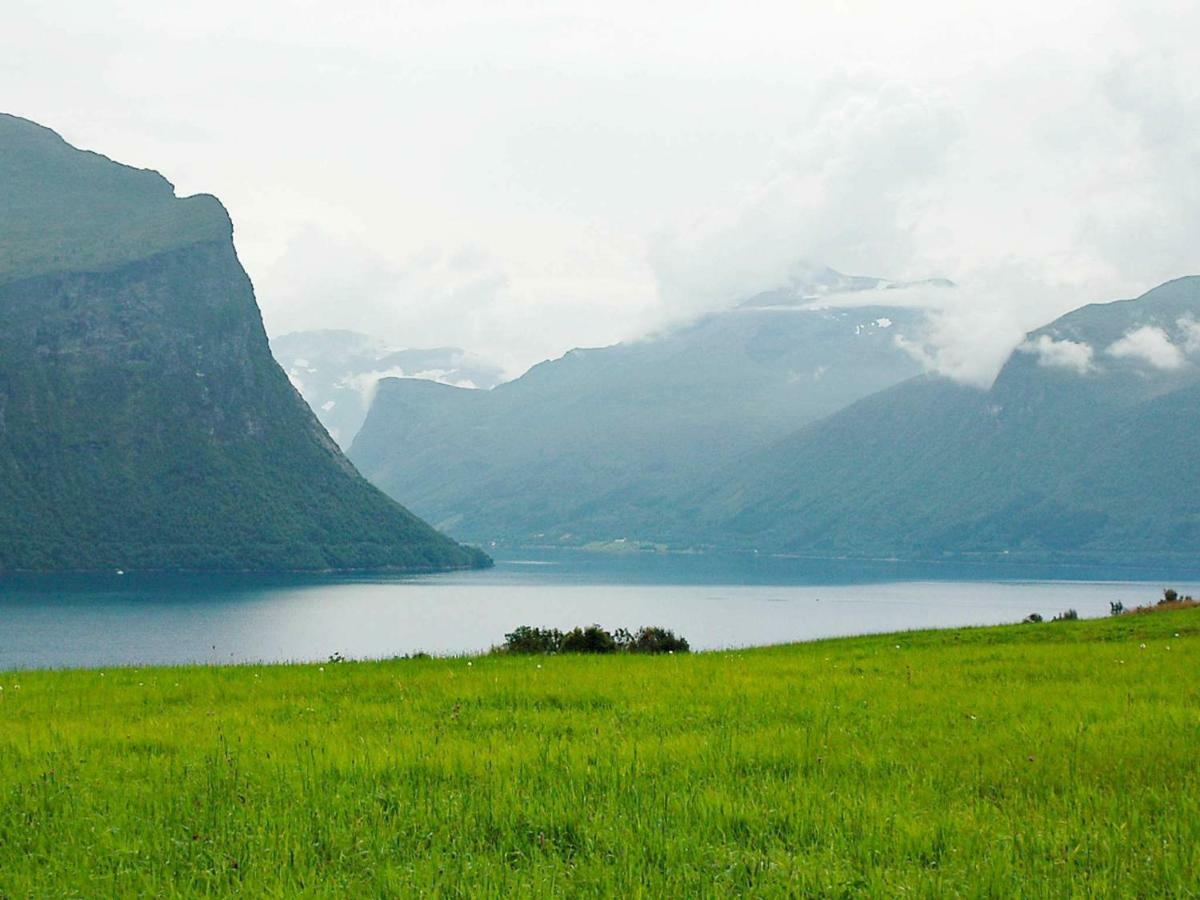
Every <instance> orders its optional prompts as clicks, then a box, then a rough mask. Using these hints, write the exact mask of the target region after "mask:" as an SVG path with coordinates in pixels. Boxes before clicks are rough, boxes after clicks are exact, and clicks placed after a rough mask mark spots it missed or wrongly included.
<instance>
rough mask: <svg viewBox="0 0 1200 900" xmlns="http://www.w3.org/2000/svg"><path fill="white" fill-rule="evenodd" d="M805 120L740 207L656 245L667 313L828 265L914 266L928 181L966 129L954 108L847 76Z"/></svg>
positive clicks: (855, 270)
mask: <svg viewBox="0 0 1200 900" xmlns="http://www.w3.org/2000/svg"><path fill="white" fill-rule="evenodd" d="M807 120H808V121H807V122H806V124H805V126H804V128H803V129H802V130H801V131H799V132H798V134H797V135H796V136H795V137H794V138H793V139H792V140H791V141H789V142H787V143H785V144H783V145H782V146H781V147H780V148H779V150H778V152H777V154H776V159H775V162H774V164H773V166H772V169H771V171H770V172H769V173H767V175H766V177H765V178H764V179H763V180H762V181H761V182H759V183H758V184H756V185H754V186H753V187H751V188H750V189H749V190H748V191H747V193H746V194H745V195H744V197H743V199H742V202H741V203H740V204H739V205H737V206H736V207H734V208H732V209H728V210H722V211H720V212H714V213H712V214H710V215H708V216H706V217H703V218H701V219H699V220H697V221H694V222H692V223H691V224H690V225H687V226H684V227H680V228H676V229H674V230H671V231H667V232H663V233H660V234H659V235H658V236H657V237H656V238H654V239H653V240H652V241H651V242H650V245H649V253H648V256H649V262H650V267H651V269H652V270H653V273H654V277H655V281H656V283H657V285H658V293H659V297H660V302H661V303H662V304H663V306H664V307H665V309H664V312H665V313H666V315H667V316H671V315H675V316H686V315H688V314H690V313H696V312H703V311H707V310H710V309H713V308H717V307H721V306H726V305H730V304H732V303H733V302H735V301H737V300H740V299H744V298H746V297H749V296H752V295H753V294H756V293H759V292H761V291H767V290H772V289H775V288H780V287H783V286H786V285H789V284H793V283H799V282H802V281H803V280H804V278H805V276H806V274H807V273H808V272H809V271H811V270H814V269H819V268H820V267H821V266H825V265H828V266H832V267H833V268H835V269H837V270H839V271H842V272H846V273H851V274H871V273H881V274H886V275H888V276H890V277H902V276H905V275H908V274H910V272H909V268H910V265H911V262H912V232H913V229H914V227H915V223H916V221H917V219H918V218H919V214H920V210H921V208H922V206H923V205H924V204H925V203H926V202H927V201H928V196H927V188H928V186H929V184H930V183H931V182H932V181H934V180H935V179H936V178H937V176H939V175H940V174H941V173H942V171H943V169H944V166H945V161H946V156H947V153H948V152H949V149H950V147H951V146H952V145H953V144H954V142H955V140H956V139H957V137H958V136H959V133H960V122H959V118H958V114H957V112H956V111H955V109H954V108H953V106H952V105H951V104H950V103H949V101H948V100H947V99H946V98H945V97H943V96H942V95H940V94H937V93H933V92H927V91H922V90H920V89H918V88H916V87H914V86H911V85H907V84H899V83H895V82H887V81H883V82H875V83H872V81H871V80H870V79H863V78H849V77H840V78H838V79H835V80H834V81H832V82H830V83H829V84H828V85H827V86H826V88H825V90H824V91H823V95H822V96H821V97H820V98H819V99H818V100H817V101H816V102H815V103H814V106H813V109H812V110H811V111H810V113H809V115H808V116H807ZM920 274H928V273H920Z"/></svg>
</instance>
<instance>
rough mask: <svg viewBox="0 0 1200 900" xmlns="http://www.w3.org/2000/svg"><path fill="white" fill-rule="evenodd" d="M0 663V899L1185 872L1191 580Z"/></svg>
mask: <svg viewBox="0 0 1200 900" xmlns="http://www.w3.org/2000/svg"><path fill="white" fill-rule="evenodd" d="M683 631H684V633H685V634H686V632H687V629H686V628H684V629H683ZM0 639H2V631H0ZM0 686H2V687H3V691H2V692H0V897H5V898H18V897H21V898H23V897H28V896H32V897H42V896H45V897H51V896H54V897H57V896H71V897H116V896H121V897H126V896H135V895H154V896H184V895H186V896H195V895H206V894H217V895H226V894H236V893H243V894H246V895H248V896H255V897H261V896H278V897H295V896H338V897H370V896H385V895H412V894H429V895H452V896H455V895H469V896H490V895H499V894H517V895H522V896H529V895H558V894H563V895H572V896H579V895H583V896H591V895H617V896H623V897H625V896H639V895H645V896H673V897H692V896H727V895H730V894H755V895H766V896H780V895H810V896H831V897H841V896H877V897H896V896H971V897H975V896H1002V897H1015V896H1022V897H1063V896H1139V897H1144V896H1154V895H1158V896H1172V897H1185V896H1198V895H1200V887H1198V885H1200V609H1184V610H1178V611H1167V612H1156V613H1152V614H1146V615H1125V616H1120V617H1115V618H1110V619H1104V620H1094V621H1074V622H1053V623H1052V622H1046V623H1041V624H1037V625H1014V626H1009V627H1000V628H980V629H963V630H949V631H925V632H912V633H903V634H892V635H886V636H874V637H861V638H853V639H845V640H831V641H822V642H816V643H807V644H796V645H790V646H780V647H772V648H765V649H759V650H748V651H737V652H712V653H697V654H691V655H674V656H658V657H645V656H631V655H621V656H609V657H583V656H553V657H517V656H486V657H474V658H470V659H467V658H451V659H411V660H393V661H386V662H346V663H326V664H324V665H275V666H254V665H248V666H233V667H181V668H143V669H120V670H114V669H109V670H104V671H98V670H83V671H61V672H50V671H39V672H33V671H30V672H8V673H3V674H0Z"/></svg>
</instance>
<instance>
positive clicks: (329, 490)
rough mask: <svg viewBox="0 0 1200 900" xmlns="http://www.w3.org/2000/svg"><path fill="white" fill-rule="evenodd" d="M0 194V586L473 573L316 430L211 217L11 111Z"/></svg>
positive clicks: (2, 131) (204, 204) (471, 554)
mask: <svg viewBox="0 0 1200 900" xmlns="http://www.w3.org/2000/svg"><path fill="white" fill-rule="evenodd" d="M39 147H40V148H41V151H39ZM39 152H41V157H44V158H40V157H39ZM0 184H2V185H4V186H5V190H6V193H7V197H6V199H7V198H15V200H16V202H14V203H13V204H11V205H10V206H9V215H8V216H6V217H5V218H4V219H3V222H2V223H0V251H3V253H2V254H0V258H3V259H5V260H6V261H7V264H6V266H5V267H4V269H3V276H4V277H3V278H2V279H0V571H18V570H20V571H30V570H34V571H91V570H102V569H109V570H111V569H116V568H119V569H123V570H156V571H165V570H170V571H196V570H205V571H289V570H305V571H328V570H349V569H399V570H406V571H429V570H433V569H443V568H463V567H468V566H474V565H482V564H486V562H487V557H486V555H485V554H482V553H480V552H479V551H476V550H471V549H469V548H463V547H460V546H458V545H457V544H455V543H454V542H453V541H451V540H449V539H448V538H446V537H445V536H444V535H441V534H438V533H437V532H436V531H434V530H433V529H431V528H430V527H429V526H428V525H426V524H425V523H424V522H421V521H420V520H419V519H417V518H416V517H415V516H413V515H412V514H411V513H409V512H408V511H407V510H405V509H404V508H403V507H401V506H400V505H399V504H398V503H396V502H395V501H393V500H391V499H389V498H387V497H385V496H384V495H383V494H381V493H379V492H378V491H377V490H376V489H375V488H373V487H372V486H371V485H369V484H368V483H367V482H366V481H365V479H363V478H362V477H361V475H359V474H358V472H357V470H356V469H355V468H354V467H353V465H352V464H351V463H350V462H349V461H348V460H346V459H345V458H344V457H343V456H342V454H341V452H340V451H339V450H338V448H337V446H336V445H335V444H334V442H333V441H332V440H331V439H330V438H329V436H328V435H327V434H326V432H325V431H324V429H323V428H322V427H321V426H320V424H319V423H318V422H317V421H316V419H315V418H314V417H313V416H312V414H311V412H310V411H309V410H308V407H307V406H306V405H305V404H304V402H303V400H302V399H301V398H300V396H299V395H298V394H297V393H296V392H295V390H294V389H293V388H292V387H291V385H290V383H289V382H288V381H287V378H286V376H285V375H284V373H283V372H282V370H280V369H279V367H278V366H277V365H276V364H275V363H274V360H273V359H271V357H270V354H269V350H268V347H267V339H266V334H265V331H264V330H263V326H262V319H261V315H260V313H259V311H258V306H257V303H256V302H255V299H254V293H253V288H252V286H251V284H250V280H249V278H248V277H247V275H246V273H245V271H244V270H243V269H242V267H241V265H240V263H239V262H238V260H237V256H236V253H235V251H234V248H233V243H232V230H231V225H230V222H229V217H228V215H227V213H225V210H224V207H222V206H221V205H220V203H219V201H216V200H215V198H210V199H201V200H200V202H199V203H196V202H192V200H194V199H195V198H190V199H180V198H176V197H175V196H174V192H173V189H171V187H170V183H169V182H168V181H166V179H164V178H162V177H161V176H158V175H157V174H156V173H147V171H146V170H139V169H133V168H131V167H127V166H120V165H119V164H117V163H112V162H111V161H108V160H106V158H104V157H101V156H99V155H98V154H89V153H86V152H84V151H78V150H75V149H74V148H72V147H70V145H68V144H66V142H65V141H63V140H62V139H61V138H60V137H59V136H58V135H56V134H55V133H54V132H52V131H50V130H49V129H43V128H41V127H40V126H32V125H31V123H28V122H27V121H26V120H20V119H16V118H15V117H11V116H8V117H4V118H2V119H0ZM198 196H200V197H201V198H205V197H207V196H208V195H198ZM119 212H124V213H128V218H115V219H114V218H110V217H111V216H112V215H114V214H115V213H119ZM47 223H50V227H49V230H48V231H46V232H45V242H44V245H43V246H40V247H39V246H38V245H37V244H36V242H35V241H33V237H32V236H36V235H37V234H38V233H39V230H40V229H42V228H43V226H45V225H46V224H47ZM56 223H57V224H56ZM126 226H128V227H127V228H126ZM14 248H15V249H14ZM10 250H11V251H12V252H11V253H10Z"/></svg>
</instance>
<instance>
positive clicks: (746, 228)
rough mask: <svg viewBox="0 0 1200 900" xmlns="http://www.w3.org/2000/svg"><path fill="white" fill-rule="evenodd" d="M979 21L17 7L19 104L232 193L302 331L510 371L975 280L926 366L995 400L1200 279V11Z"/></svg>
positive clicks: (272, 310)
mask: <svg viewBox="0 0 1200 900" xmlns="http://www.w3.org/2000/svg"><path fill="white" fill-rule="evenodd" d="M970 7H971V5H968V6H967V7H955V8H946V7H945V6H944V5H943V4H940V3H915V4H906V5H905V6H904V7H903V8H902V9H901V8H894V7H891V6H889V5H887V4H882V3H873V2H850V3H845V4H840V5H838V6H836V7H830V8H822V9H820V10H805V9H798V8H796V7H795V6H794V5H785V4H768V5H763V6H756V7H755V10H754V11H752V12H747V11H746V10H745V9H744V8H743V7H740V6H737V5H734V4H715V5H711V6H706V7H705V8H704V9H700V10H697V9H695V8H694V7H692V6H690V5H684V4H675V3H668V4H661V5H656V7H655V9H654V10H650V11H648V10H646V9H645V8H644V7H643V6H641V5H635V4H632V3H616V4H606V6H605V8H604V9H603V10H597V9H595V8H594V7H593V6H592V5H590V4H561V5H558V6H556V7H555V11H554V12H548V11H546V10H543V9H540V8H536V7H534V6H531V5H515V6H510V7H504V8H495V7H492V6H489V5H484V4H475V3H450V4H445V5H443V6H441V7H439V8H437V9H432V8H427V7H424V6H421V5H415V4H396V5H388V6H387V7H380V6H371V7H366V6H356V7H353V8H347V9H346V10H335V9H332V8H329V7H328V6H327V5H322V4H316V3H299V4H297V3H283V2H267V3H262V4H255V5H254V6H253V7H252V8H245V7H244V6H243V5H237V6H235V5H234V4H232V3H228V2H217V3H214V4H210V5H209V6H208V7H206V8H205V9H204V10H203V11H200V10H192V9H187V8H175V7H163V6H162V5H159V4H152V3H149V2H148V0H124V2H101V3H82V2H68V3H62V4H55V8H54V9H53V10H50V9H48V8H46V7H45V6H44V5H43V4H35V3H31V2H25V0H18V2H16V3H15V4H9V5H8V6H7V7H6V14H5V19H6V21H5V29H4V30H3V33H0V71H2V72H3V74H4V83H5V86H6V96H7V104H6V106H7V108H8V109H10V110H11V111H12V112H15V113H17V114H27V115H32V116H34V117H35V118H37V119H38V120H39V121H43V122H45V123H47V124H49V125H51V126H52V127H55V128H56V129H57V130H59V131H60V132H62V133H63V135H64V136H65V137H66V138H67V139H68V140H69V141H71V142H72V143H75V144H77V145H79V146H83V147H87V148H93V149H97V150H100V151H101V152H104V153H106V154H107V155H111V156H113V157H114V158H118V159H121V160H123V161H128V162H132V163H135V164H140V165H146V166H152V167H154V168H157V169H160V170H161V171H163V173H164V174H165V175H166V176H167V177H168V178H169V179H171V180H172V181H173V182H174V183H175V184H176V185H177V188H178V190H179V193H181V194H188V193H194V192H201V191H203V192H211V193H215V194H217V195H218V196H220V197H221V198H222V200H223V201H224V202H225V203H226V205H227V206H228V207H229V209H230V212H231V214H232V217H233V220H234V222H235V226H236V233H235V240H236V243H237V248H238V251H239V254H240V256H241V258H242V260H243V262H244V264H245V265H246V267H247V269H248V271H249V273H250V275H251V277H252V278H253V280H254V283H255V286H256V289H257V295H258V299H259V302H260V305H261V307H262V310H263V315H264V319H265V322H266V325H267V327H268V330H269V331H270V332H271V333H272V334H275V335H278V334H282V333H285V332H289V331H295V330H301V329H313V328H350V329H354V330H359V331H363V332H365V333H368V334H371V335H375V336H380V337H383V338H384V339H386V340H387V341H388V342H389V343H390V344H392V345H394V346H406V347H418V346H458V347H464V348H466V349H468V350H471V351H473V352H475V353H478V354H480V355H482V356H484V357H487V358H489V359H494V360H496V361H498V362H499V363H500V364H501V365H503V366H504V368H505V370H506V371H507V372H509V374H510V375H511V374H517V373H519V372H520V371H522V370H523V369H524V368H526V367H528V366H529V365H530V364H532V363H535V362H537V361H538V360H541V359H544V358H548V357H554V356H558V355H560V354H561V353H563V352H564V351H566V350H568V349H570V348H572V347H575V346H595V345H604V344H609V343H612V342H615V341H620V340H628V339H633V338H637V337H639V336H642V335H646V334H648V333H652V332H655V331H658V330H662V329H664V328H669V327H671V326H672V325H673V324H676V323H679V322H684V321H687V320H689V319H691V318H694V317H696V316H697V315H700V314H702V313H704V312H707V311H710V310H713V309H719V308H723V307H727V306H730V305H733V304H734V303H736V302H737V301H738V300H740V299H742V298H745V297H747V296H750V295H753V294H754V293H756V292H759V291H763V290H768V289H772V288H776V287H779V286H781V285H786V284H787V283H789V279H791V278H793V276H794V273H795V271H796V270H797V267H800V268H803V267H805V266H826V265H827V266H831V267H833V268H835V269H837V270H839V271H842V272H846V273H851V274H867V275H878V276H883V277H887V278H894V279H919V278H928V277H941V278H948V279H951V280H953V281H954V282H955V283H956V284H957V285H958V288H957V290H956V291H954V292H953V293H952V294H943V295H939V296H938V297H936V298H935V299H936V303H937V307H936V308H937V314H936V316H935V321H936V323H937V324H936V327H934V328H932V329H931V330H930V331H929V333H928V334H927V335H926V336H925V338H924V339H923V340H922V341H920V342H917V343H914V344H913V345H912V346H911V347H910V348H909V349H910V350H911V352H912V353H913V354H915V355H916V356H917V357H919V358H920V359H921V360H922V361H923V363H924V364H925V365H927V367H928V368H930V369H932V370H935V371H939V372H942V373H944V374H947V375H950V376H952V377H954V378H956V379H959V380H962V381H965V382H969V383H974V384H981V385H985V384H987V383H988V382H989V380H990V379H991V378H993V377H994V375H995V372H996V371H997V370H998V368H999V366H1000V365H1001V364H1002V363H1003V360H1004V359H1005V357H1006V356H1007V355H1008V353H1009V352H1011V351H1012V350H1013V349H1014V348H1015V347H1017V346H1019V345H1020V344H1021V342H1022V341H1023V339H1024V335H1025V334H1026V332H1028V331H1029V330H1031V329H1033V328H1036V327H1037V326H1039V325H1041V324H1044V323H1045V322H1047V321H1049V320H1051V319H1053V318H1054V317H1055V316H1057V315H1059V314H1061V313H1062V312H1064V311H1066V310H1068V309H1070V308H1073V307H1075V306H1077V305H1079V304H1081V303H1084V302H1090V301H1096V300H1107V299H1114V298H1118V297H1128V296H1136V295H1137V294H1139V293H1141V292H1142V291H1144V290H1146V289H1148V288H1149V287H1152V286H1153V285H1155V284H1157V283H1159V282H1162V281H1164V280H1166V279H1169V278H1172V277H1175V276H1178V275H1182V274H1186V273H1190V272H1195V271H1198V270H1200V260H1198V259H1197V256H1198V255H1200V251H1198V250H1197V245H1196V242H1195V239H1194V238H1195V235H1196V234H1197V233H1200V134H1198V132H1197V129H1195V128H1194V127H1193V126H1192V125H1191V123H1193V122H1195V121H1196V120H1197V118H1198V114H1200V59H1198V58H1197V56H1196V54H1195V53H1194V51H1193V48H1192V47H1191V46H1190V42H1191V35H1194V34H1195V33H1196V31H1197V29H1198V28H1200V10H1198V9H1197V7H1196V6H1195V5H1194V4H1189V3H1182V2H1153V3H1140V2H1139V3H1134V2H1102V3H1082V2H1056V3H1032V2H1031V3H1018V4H1012V5H1007V6H1005V7H1004V8H1003V9H993V8H970ZM64 8H69V10H70V16H69V20H70V21H71V23H72V25H71V27H70V28H63V27H62V26H61V25H60V23H61V22H62V21H63V20H64V17H63V13H64ZM889 299H895V298H889ZM1143 340H1144V339H1143Z"/></svg>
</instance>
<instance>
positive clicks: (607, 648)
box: [560, 625, 617, 653]
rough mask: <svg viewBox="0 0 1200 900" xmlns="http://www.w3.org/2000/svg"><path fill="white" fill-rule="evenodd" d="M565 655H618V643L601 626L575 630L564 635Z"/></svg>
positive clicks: (562, 644) (563, 646) (563, 648)
mask: <svg viewBox="0 0 1200 900" xmlns="http://www.w3.org/2000/svg"><path fill="white" fill-rule="evenodd" d="M560 648H561V650H562V652H563V653H616V652H617V642H616V641H615V640H614V639H613V636H612V635H611V634H609V633H608V632H607V631H605V630H604V629H603V628H601V627H600V626H599V625H589V626H588V627H587V628H573V629H571V630H570V631H568V632H567V633H566V634H565V635H563V639H562V643H561V645H560Z"/></svg>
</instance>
